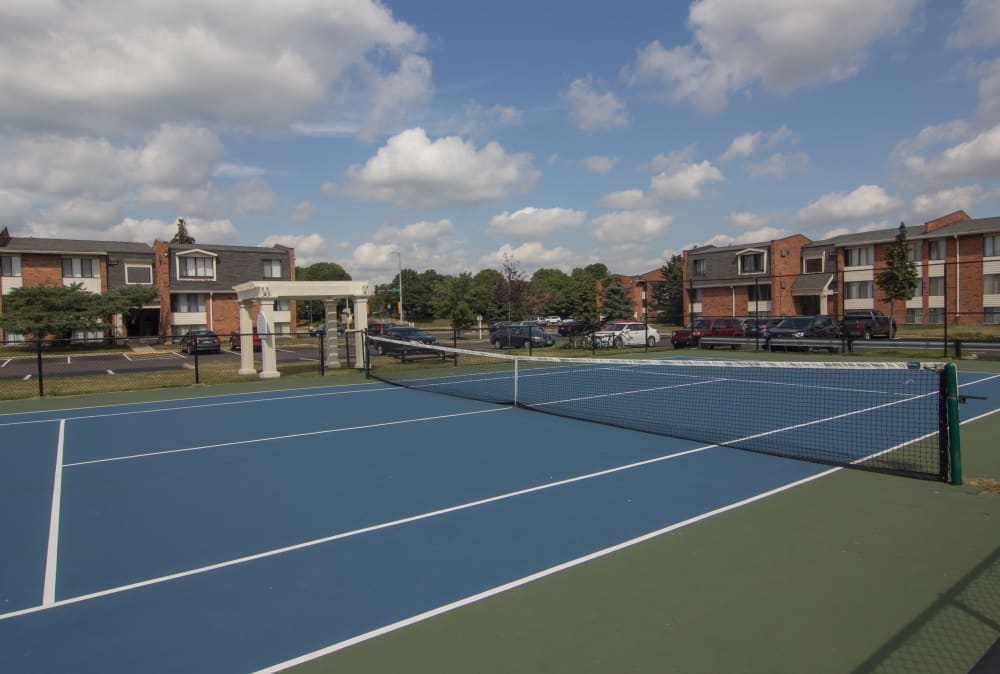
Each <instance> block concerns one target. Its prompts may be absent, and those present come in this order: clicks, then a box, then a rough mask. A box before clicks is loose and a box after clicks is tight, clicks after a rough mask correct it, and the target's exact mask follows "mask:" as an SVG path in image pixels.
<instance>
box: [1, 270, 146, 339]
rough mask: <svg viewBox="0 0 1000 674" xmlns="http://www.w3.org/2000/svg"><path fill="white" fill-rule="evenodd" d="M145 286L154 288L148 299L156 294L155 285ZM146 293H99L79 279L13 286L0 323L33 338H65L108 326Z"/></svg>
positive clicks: (6, 329)
mask: <svg viewBox="0 0 1000 674" xmlns="http://www.w3.org/2000/svg"><path fill="white" fill-rule="evenodd" d="M146 290H148V291H151V292H152V296H151V297H149V299H152V297H155V296H156V290H155V289H153V288H146ZM145 297H146V295H145V294H143V295H142V296H141V297H140V296H138V292H137V291H129V292H125V291H124V290H123V291H116V292H115V293H110V294H108V295H98V294H95V293H92V292H90V291H88V290H84V289H83V286H81V285H80V284H79V283H74V284H73V285H69V286H61V285H59V286H44V285H43V286H30V287H21V288H14V289H12V290H11V291H10V292H9V293H7V294H6V295H5V296H4V301H3V314H2V315H0V326H3V329H4V330H5V331H7V332H14V333H20V334H22V335H24V336H25V338H30V339H41V338H43V337H46V336H51V337H53V338H55V339H66V338H69V337H71V336H72V334H73V331H74V330H88V331H97V330H107V329H108V328H109V326H110V322H109V321H108V319H109V318H110V317H111V315H113V314H115V313H121V312H122V311H127V310H128V309H129V308H130V307H132V306H134V304H135V303H136V302H138V303H139V304H138V305H139V306H142V304H145V302H147V301H148V299H144V298H145Z"/></svg>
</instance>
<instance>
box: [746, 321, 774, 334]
mask: <svg viewBox="0 0 1000 674" xmlns="http://www.w3.org/2000/svg"><path fill="white" fill-rule="evenodd" d="M780 322H781V319H780V318H762V319H760V320H759V321H754V320H753V319H751V320H750V321H749V322H748V323H746V324H745V325H744V326H743V336H744V337H766V336H767V333H768V332H770V330H771V328H773V327H774V326H776V325H777V324H778V323H780Z"/></svg>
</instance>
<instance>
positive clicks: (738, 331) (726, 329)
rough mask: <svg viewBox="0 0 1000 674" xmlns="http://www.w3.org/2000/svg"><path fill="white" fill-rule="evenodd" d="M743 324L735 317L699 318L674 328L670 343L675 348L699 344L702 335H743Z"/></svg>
mask: <svg viewBox="0 0 1000 674" xmlns="http://www.w3.org/2000/svg"><path fill="white" fill-rule="evenodd" d="M742 336H743V326H742V325H740V321H739V320H738V319H735V318H699V319H696V320H695V321H694V322H692V323H691V325H689V326H687V327H685V328H680V329H679V330H674V331H673V332H672V333H671V334H670V343H671V344H673V345H674V348H675V349H679V348H681V347H682V346H698V340H700V339H701V338H702V337H742Z"/></svg>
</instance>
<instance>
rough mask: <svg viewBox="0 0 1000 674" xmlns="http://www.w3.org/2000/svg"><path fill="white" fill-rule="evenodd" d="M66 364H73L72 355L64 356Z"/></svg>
mask: <svg viewBox="0 0 1000 674" xmlns="http://www.w3.org/2000/svg"><path fill="white" fill-rule="evenodd" d="M66 364H67V365H72V364H73V357H72V356H66Z"/></svg>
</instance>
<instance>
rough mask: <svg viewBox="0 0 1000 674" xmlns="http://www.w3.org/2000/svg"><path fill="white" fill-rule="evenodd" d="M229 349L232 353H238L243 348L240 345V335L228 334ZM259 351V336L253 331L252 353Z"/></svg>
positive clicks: (236, 333) (241, 344)
mask: <svg viewBox="0 0 1000 674" xmlns="http://www.w3.org/2000/svg"><path fill="white" fill-rule="evenodd" d="M229 348H230V349H231V350H232V351H239V350H240V349H242V348H243V343H242V340H241V339H240V333H238V332H231V333H229ZM260 349H261V345H260V335H258V334H257V331H256V330H254V331H253V350H254V351H260Z"/></svg>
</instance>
